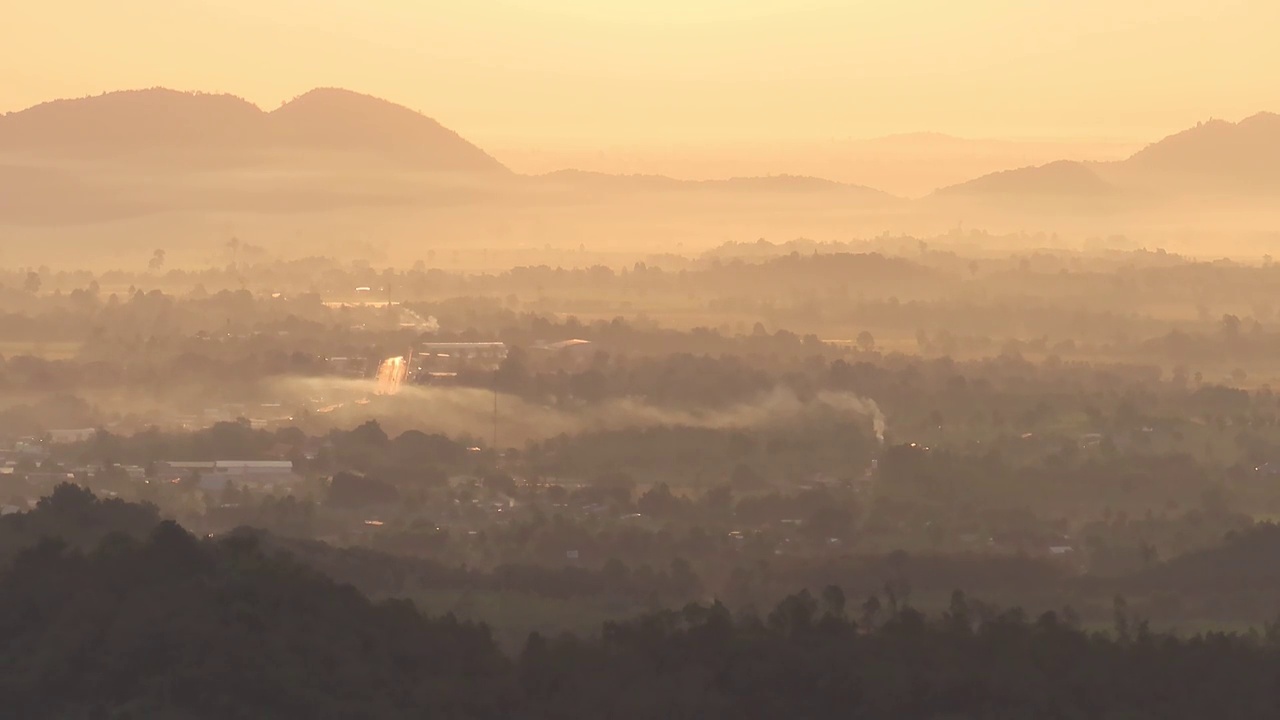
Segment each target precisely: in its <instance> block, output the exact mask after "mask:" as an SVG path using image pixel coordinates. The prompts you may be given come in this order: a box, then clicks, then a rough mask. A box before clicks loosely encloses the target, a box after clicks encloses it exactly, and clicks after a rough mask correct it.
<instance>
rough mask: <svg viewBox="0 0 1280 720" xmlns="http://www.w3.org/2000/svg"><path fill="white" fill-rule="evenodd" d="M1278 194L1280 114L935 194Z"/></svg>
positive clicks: (1199, 128)
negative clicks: (1107, 158)
mask: <svg viewBox="0 0 1280 720" xmlns="http://www.w3.org/2000/svg"><path fill="white" fill-rule="evenodd" d="M1152 187H1155V188H1160V189H1164V190H1188V189H1192V190H1208V191H1215V190H1216V191H1220V192H1224V193H1235V192H1241V191H1247V190H1264V191H1272V190H1280V115H1277V114H1275V113H1265V112H1264V113H1258V114H1256V115H1253V116H1250V117H1248V118H1245V119H1244V120H1241V121H1240V122H1236V123H1232V122H1228V121H1225V120H1210V121H1209V122H1205V123H1200V124H1198V125H1196V126H1195V127H1192V128H1189V129H1187V130H1184V131H1182V132H1179V133H1175V134H1173V135H1170V136H1168V137H1166V138H1163V139H1161V140H1159V141H1157V142H1154V143H1151V144H1150V145H1148V146H1146V147H1145V148H1143V149H1142V150H1139V151H1138V152H1136V153H1134V154H1133V155H1132V156H1130V157H1129V158H1127V159H1125V160H1121V161H1118V162H1109V163H1081V162H1070V161H1059V162H1054V163H1049V164H1047V165H1040V166H1033V167H1023V168H1016V169H1013V170H1006V171H1003V172H997V173H991V174H989V175H984V176H982V177H979V178H975V179H974V180H970V181H968V182H964V183H960V184H958V185H952V186H950V187H945V188H940V189H938V190H937V191H936V192H935V193H934V195H935V196H957V195H968V196H988V197H994V196H1008V197H1018V196H1026V195H1060V196H1064V197H1084V196H1095V197H1098V196H1104V195H1108V194H1115V193H1118V192H1121V191H1123V190H1133V189H1138V188H1142V189H1150V188H1152Z"/></svg>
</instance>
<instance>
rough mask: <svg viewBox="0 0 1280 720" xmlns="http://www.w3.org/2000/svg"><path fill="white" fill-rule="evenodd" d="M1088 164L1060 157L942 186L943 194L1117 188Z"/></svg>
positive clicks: (1095, 192)
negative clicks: (1043, 162) (1035, 164)
mask: <svg viewBox="0 0 1280 720" xmlns="http://www.w3.org/2000/svg"><path fill="white" fill-rule="evenodd" d="M1115 190H1116V189H1115V188H1114V187H1113V186H1112V185H1110V184H1109V183H1108V182H1106V181H1105V180H1103V179H1102V178H1101V177H1100V176H1099V175H1098V173H1096V172H1094V170H1093V169H1091V168H1090V167H1089V166H1088V165H1085V164H1084V163H1079V162H1073V161H1069V160H1059V161H1057V162H1052V163H1048V164H1047V165H1038V166H1034V167H1025V168H1017V169H1015V170H1004V171H1002V172H996V173H991V174H990V175H984V176H982V177H980V178H977V179H974V180H970V181H968V182H965V183H960V184H959V185H952V186H950V187H946V188H942V189H940V190H938V191H937V193H936V194H937V195H939V196H952V197H954V196H965V195H967V196H993V195H1008V196H1037V195H1038V196H1058V197H1102V196H1106V195H1110V194H1112V193H1113V192H1115Z"/></svg>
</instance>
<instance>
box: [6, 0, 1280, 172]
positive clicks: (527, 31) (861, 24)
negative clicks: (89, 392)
mask: <svg viewBox="0 0 1280 720" xmlns="http://www.w3.org/2000/svg"><path fill="white" fill-rule="evenodd" d="M0 5H3V6H4V10H3V15H4V21H3V22H2V23H0V78H3V81H2V82H0V111H13V110H18V109H21V108H24V107H27V106H30V105H32V104H35V103H38V102H41V101H44V100H49V99H53V98H60V97H79V96H84V95H89V94H97V93H100V92H104V91H109V90H116V89H126V88H140V87H154V86H164V87H171V88H175V89H182V90H202V91H210V92H228V93H232V94H235V95H238V96H241V97H244V98H247V99H248V100H250V101H252V102H255V103H257V104H258V105H260V106H262V107H264V108H267V109H270V108H272V107H275V106H277V105H279V104H280V103H281V102H282V101H284V100H287V99H289V98H291V97H294V96H296V95H299V94H301V93H303V92H305V91H306V90H308V89H310V88H313V87H345V88H348V89H352V90H357V91H360V92H365V93H369V94H372V95H377V96H379V97H383V98H386V99H389V100H393V101H395V102H398V103H401V104H404V105H407V106H409V107H412V108H414V109H416V110H420V111H422V112H424V113H426V114H428V115H430V116H432V117H435V118H436V119H438V120H440V121H441V122H442V123H444V124H445V125H447V126H449V127H451V128H453V129H455V130H457V131H458V132H460V133H461V134H463V135H464V136H466V137H468V138H470V139H472V140H475V141H477V142H479V143H481V144H482V145H484V144H497V145H503V146H508V147H517V146H527V147H544V146H564V145H574V146H578V147H591V146H600V147H605V146H617V145H630V146H637V145H638V146H646V145H648V146H662V145H664V144H681V143H733V142H773V141H777V142H797V141H806V142H808V141H824V140H831V139H846V138H865V137H876V136H880V135H885V134H892V133H903V132H917V131H936V132H944V133H950V134H956V135H962V136H969V137H984V138H990V137H1002V138H1041V139H1044V138H1094V139H1101V138H1106V139H1125V140H1129V139H1133V138H1144V139H1155V137H1158V136H1160V135H1163V134H1167V133H1169V132H1173V131H1176V130H1178V129H1181V128H1184V127H1187V126H1189V125H1193V124H1194V123H1195V122H1197V121H1200V120H1206V119H1209V118H1211V117H1220V118H1226V119H1231V120H1238V119H1240V118H1243V117H1246V116H1248V115H1251V114H1253V113H1256V112H1258V111H1261V110H1272V111H1280V82H1277V76H1276V72H1277V69H1280V42H1277V41H1276V40H1275V29H1276V28H1277V27H1280V2H1277V1H1276V0H1214V1H1210V0H1018V1H1014V0H874V1H870V0H844V1H843V2H829V1H821V0H450V1H449V2H436V1H435V0H123V1H122V2H118V3H108V2H103V1H102V0H0Z"/></svg>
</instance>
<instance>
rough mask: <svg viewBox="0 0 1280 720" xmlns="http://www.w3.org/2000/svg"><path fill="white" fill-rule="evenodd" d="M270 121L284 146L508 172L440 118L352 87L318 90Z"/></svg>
mask: <svg viewBox="0 0 1280 720" xmlns="http://www.w3.org/2000/svg"><path fill="white" fill-rule="evenodd" d="M268 121H269V125H270V127H271V129H272V131H273V133H272V136H273V138H274V139H275V141H276V142H278V143H280V144H281V145H283V146H288V147H296V148H299V149H318V148H323V149H326V150H337V151H346V152H355V153H362V152H363V153H373V154H377V155H379V156H382V157H386V158H399V159H401V160H407V161H409V162H410V163H412V164H414V165H419V166H422V167H427V168H429V169H432V170H457V171H471V172H474V171H484V172H502V171H505V170H506V168H504V167H503V166H502V164H501V163H499V162H498V161H497V160H495V159H493V158H492V157H490V156H489V155H488V154H487V153H485V152H484V151H483V150H481V149H480V148H478V147H476V146H475V145H472V144H471V143H469V142H467V141H466V140H464V139H463V138H462V137H461V136H460V135H458V134H457V133H456V132H454V131H452V130H450V129H448V128H446V127H444V126H443V125H441V124H440V123H438V122H436V121H435V120H432V119H431V118H429V117H427V116H425V115H423V114H421V113H418V112H415V111H413V110H410V109H409V108H406V107H404V106H402V105H396V104H395V103H391V102H388V101H386V100H380V99H378V98H375V97H372V96H370V95H361V94H359V93H355V92H351V91H349V90H340V89H336V88H322V89H317V90H312V91H311V92H308V93H306V94H305V95H302V96H300V97H298V98H295V99H294V100H292V101H290V102H288V103H285V104H284V105H283V106H281V107H280V108H279V109H277V110H275V111H273V112H271V113H270V114H269V115H268Z"/></svg>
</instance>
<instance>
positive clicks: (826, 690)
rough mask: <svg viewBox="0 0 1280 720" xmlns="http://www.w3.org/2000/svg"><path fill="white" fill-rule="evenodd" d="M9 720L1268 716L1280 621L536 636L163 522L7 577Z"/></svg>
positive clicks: (737, 621) (671, 621) (811, 614)
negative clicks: (1241, 627) (1183, 631)
mask: <svg viewBox="0 0 1280 720" xmlns="http://www.w3.org/2000/svg"><path fill="white" fill-rule="evenodd" d="M0 637H3V638H4V640H5V641H4V642H3V643H0V698H3V702H4V709H3V715H4V716H6V717H18V718H31V719H33V720H39V719H41V718H219V719H222V718H426V717H430V718H436V717H444V718H584V719H585V718H591V719H593V720H594V719H595V718H827V717H831V718H837V717H838V718H873V719H881V718H884V719H886V720H887V719H889V718H1153V719H1154V718H1161V719H1173V720H1176V719H1178V718H1197V719H1198V718H1204V717H1215V718H1220V719H1223V720H1227V719H1231V718H1241V719H1246V718H1247V719H1250V720H1252V719H1254V718H1273V717H1277V716H1278V714H1280V628H1276V627H1268V628H1266V629H1265V631H1264V632H1262V633H1255V634H1251V635H1247V636H1237V635H1222V634H1213V635H1205V636H1197V637H1193V638H1181V639H1179V638H1175V637H1172V636H1164V635H1159V634H1153V633H1152V632H1150V631H1149V630H1148V629H1147V628H1146V626H1145V625H1144V624H1143V623H1141V622H1140V621H1138V620H1136V619H1134V618H1131V617H1130V616H1129V615H1128V614H1127V612H1126V610H1125V609H1124V606H1123V604H1122V603H1118V604H1117V612H1116V622H1115V628H1114V630H1112V631H1111V632H1109V633H1105V634H1096V633H1094V634H1091V633H1086V632H1084V631H1083V630H1081V629H1079V628H1078V627H1077V626H1076V623H1075V621H1074V618H1073V616H1072V614H1071V613H1069V612H1063V613H1062V614H1057V613H1046V614H1044V615H1041V616H1039V617H1038V618H1035V619H1029V618H1028V617H1027V616H1026V615H1024V614H1023V613H1022V612H1021V611H1017V610H1014V611H1005V612H998V611H993V610H991V609H990V608H988V607H987V606H985V605H982V604H979V603H969V602H966V600H965V598H964V596H963V595H961V594H959V593H957V594H956V595H955V596H954V597H953V599H952V603H951V606H950V609H949V610H948V611H947V612H945V613H943V614H941V615H939V616H938V617H936V618H926V617H925V616H923V615H922V614H920V613H919V612H917V611H915V610H913V609H911V608H910V607H907V606H906V605H904V604H900V603H898V602H895V601H894V600H893V599H892V598H891V599H889V600H887V601H886V602H884V603H883V604H882V603H880V602H879V601H875V600H871V601H867V602H866V603H862V604H857V605H855V604H853V603H846V601H845V598H844V595H843V593H842V592H841V591H840V590H838V589H837V588H834V587H832V588H827V589H826V590H824V591H822V592H821V593H819V594H818V595H817V596H814V595H811V594H810V593H808V592H801V593H799V594H797V595H794V596H791V597H789V598H787V599H786V600H785V601H783V602H782V603H781V604H780V605H778V606H777V607H776V608H775V609H773V610H772V611H770V612H768V613H766V614H764V615H763V616H762V617H758V616H755V615H752V614H744V615H736V616H735V615H733V614H732V613H731V612H730V611H729V610H728V609H726V608H725V607H724V606H722V605H720V604H718V603H713V604H710V605H705V604H704V605H690V606H687V607H686V608H684V609H683V610H671V611H656V612H652V613H649V614H647V615H644V616H642V617H638V618H636V619H634V620H631V621H626V622H619V623H608V624H606V625H604V627H603V628H602V630H601V631H600V632H599V633H598V634H597V635H595V636H592V637H574V636H569V635H566V636H562V637H558V638H554V639H548V638H544V637H541V636H538V635H533V636H531V637H530V638H529V640H528V642H527V643H526V645H525V647H524V648H523V650H522V651H521V652H520V653H518V654H517V655H516V656H515V657H507V656H504V655H503V654H502V653H501V652H500V651H499V650H498V649H497V647H496V645H495V643H494V642H493V640H492V639H491V638H490V636H489V633H488V630H487V629H486V628H485V627H483V626H478V625H471V624H467V623H459V622H457V621H455V620H453V619H452V618H450V617H445V618H427V617H424V616H423V615H421V614H420V613H419V612H417V611H416V610H415V609H414V608H413V607H412V606H411V605H410V604H408V603H405V602H390V603H381V604H374V603H372V602H370V601H369V600H367V599H366V598H364V597H363V596H362V595H360V594H359V592H358V591H356V590H354V589H353V588H351V587H349V586H342V585H338V584H336V583H334V582H333V581H331V580H329V579H327V578H325V577H324V576H322V575H319V574H318V573H316V572H315V571H313V570H310V569H308V568H306V567H304V566H302V565H300V564H298V563H296V562H295V561H293V560H291V559H289V558H288V557H286V556H283V555H278V554H275V555H273V554H269V553H268V552H266V551H264V550H263V548H262V547H261V546H260V545H259V544H258V543H256V542H255V541H254V540H253V539H252V538H251V537H248V536H244V535H237V536H234V537H231V538H228V539H225V540H220V541H216V542H215V541H208V540H205V541H202V540H198V539H196V538H195V537H193V536H191V535H190V534H188V533H187V532H185V531H184V530H182V528H180V527H179V526H177V525H176V524H173V523H170V522H162V523H160V524H158V525H156V526H155V527H154V529H153V530H152V531H151V532H150V534H149V535H148V536H146V537H144V538H143V539H133V538H130V537H128V536H126V535H124V534H121V533H116V534H112V535H111V536H109V537H108V538H107V539H105V540H104V541H103V542H102V543H101V544H100V545H99V546H98V547H97V548H95V549H93V550H89V551H82V550H78V549H71V548H69V547H68V546H66V545H65V544H62V543H60V542H57V541H51V540H46V541H44V542H42V543H40V544H38V545H36V546H34V547H29V548H28V549H26V550H24V551H22V552H20V553H19V554H18V555H17V556H16V557H15V558H14V560H13V561H12V562H11V563H9V564H8V565H7V566H6V567H5V569H4V570H3V571H0Z"/></svg>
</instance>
